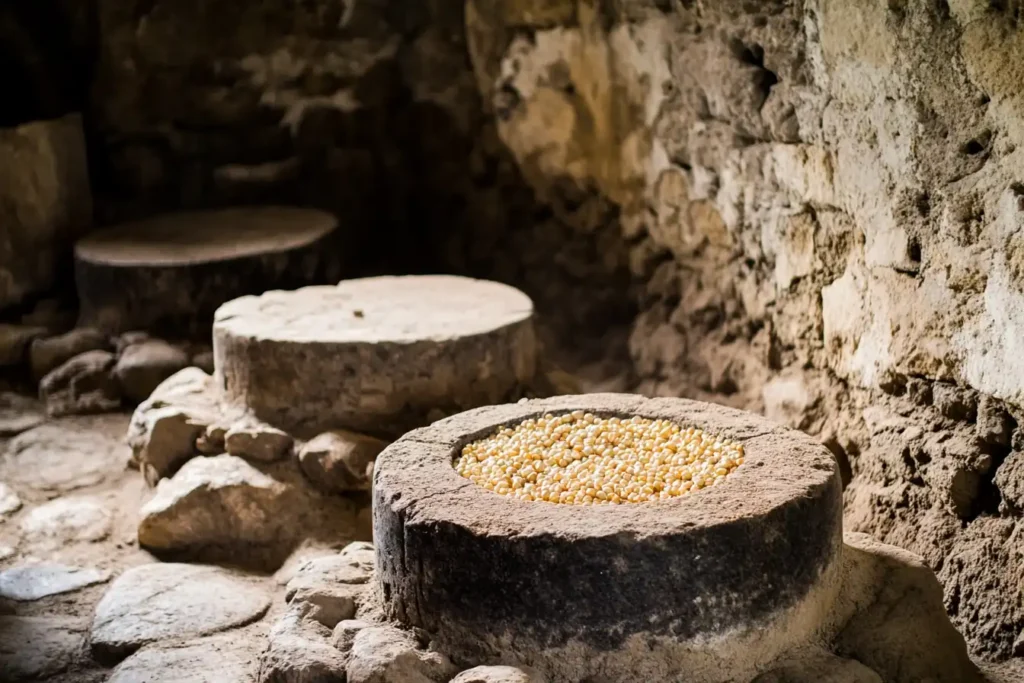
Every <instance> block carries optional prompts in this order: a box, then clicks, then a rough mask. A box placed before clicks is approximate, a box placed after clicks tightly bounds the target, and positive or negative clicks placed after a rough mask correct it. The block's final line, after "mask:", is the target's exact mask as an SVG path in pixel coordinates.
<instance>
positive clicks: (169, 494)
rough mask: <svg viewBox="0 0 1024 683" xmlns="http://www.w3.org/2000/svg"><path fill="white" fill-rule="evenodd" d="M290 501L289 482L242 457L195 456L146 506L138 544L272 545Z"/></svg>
mask: <svg viewBox="0 0 1024 683" xmlns="http://www.w3.org/2000/svg"><path fill="white" fill-rule="evenodd" d="M290 501H291V497H290V496H289V495H288V487H287V486H286V485H285V484H283V483H281V482H279V481H277V480H275V479H273V478H272V477H269V476H267V475H265V474H263V473H262V472H260V471H259V470H257V469H255V468H253V467H252V466H251V465H249V464H248V463H246V462H245V461H244V460H242V459H241V458H236V457H235V456H232V455H219V456H215V457H209V458H196V459H194V460H191V461H189V462H188V463H186V464H185V466H184V467H182V468H181V469H180V470H179V471H178V473H177V474H175V475H174V477H173V478H172V479H165V480H162V481H161V482H160V484H159V485H158V486H157V489H156V494H155V495H154V496H153V498H152V499H151V500H150V501H149V502H148V503H146V504H145V505H144V506H143V508H142V510H141V511H140V521H139V544H140V545H141V546H142V547H144V548H148V549H150V550H152V551H155V552H172V551H199V550H201V549H203V548H205V547H212V548H217V547H227V548H246V547H247V546H261V545H262V546H266V545H271V544H274V543H275V542H276V541H277V540H278V538H279V535H280V533H281V529H280V524H281V523H282V522H283V521H284V520H282V516H283V515H285V513H286V512H287V507H286V506H287V504H288V503H289V502H290Z"/></svg>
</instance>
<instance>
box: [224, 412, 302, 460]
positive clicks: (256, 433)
mask: <svg viewBox="0 0 1024 683" xmlns="http://www.w3.org/2000/svg"><path fill="white" fill-rule="evenodd" d="M208 441H209V440H208ZM293 442H294V439H292V437H291V436H289V435H288V434H287V433H285V432H283V431H281V430H280V429H277V428H275V427H271V426H270V425H267V424H261V423H259V422H256V421H254V420H249V419H245V420H242V421H241V422H238V423H235V424H233V425H231V427H229V428H228V429H227V431H225V432H224V448H225V450H227V452H228V453H230V454H231V455H237V456H239V457H242V458H247V459H249V460H257V461H260V462H273V461H275V460H280V459H281V458H283V457H285V455H287V454H288V453H290V452H291V448H292V443H293Z"/></svg>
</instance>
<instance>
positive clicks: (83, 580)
mask: <svg viewBox="0 0 1024 683" xmlns="http://www.w3.org/2000/svg"><path fill="white" fill-rule="evenodd" d="M109 580H110V572H108V571H101V570H99V569H80V568H78V567H66V566H64V565H61V564H50V563H44V564H29V565H23V566H21V567H14V568H13V569H8V570H6V571H3V572H0V597H4V598H8V599H10V600H20V601H31V600H39V599H40V598H45V597H47V596H48V595H58V594H60V593H70V592H71V591H76V590H78V589H80V588H85V587H86V586H94V585H96V584H98V583H104V582H106V581H109Z"/></svg>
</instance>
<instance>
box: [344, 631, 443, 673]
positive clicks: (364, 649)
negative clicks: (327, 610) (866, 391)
mask: <svg viewBox="0 0 1024 683" xmlns="http://www.w3.org/2000/svg"><path fill="white" fill-rule="evenodd" d="M457 670H458V669H457V668H456V667H455V666H454V665H453V664H452V663H451V661H450V660H449V659H448V658H447V657H446V656H444V655H443V654H441V653H439V652H430V651H427V650H421V649H419V648H418V647H417V646H416V639H415V638H414V637H413V636H412V634H410V633H406V632H405V631H401V630H399V629H397V628H394V627H391V626H371V627H369V628H364V629H362V630H361V631H359V632H358V633H357V634H356V636H355V638H354V640H353V642H352V649H351V650H350V651H349V659H348V666H347V667H346V673H347V675H348V683H410V682H411V681H422V682H423V683H426V682H427V681H434V682H435V683H442V682H443V681H447V680H449V679H450V678H451V677H452V676H454V675H455V672H456V671H457Z"/></svg>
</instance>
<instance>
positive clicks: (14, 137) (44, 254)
mask: <svg viewBox="0 0 1024 683" xmlns="http://www.w3.org/2000/svg"><path fill="white" fill-rule="evenodd" d="M23 30H24V29H20V27H19V26H18V25H17V23H15V26H14V31H15V33H13V34H12V33H10V32H7V33H6V34H5V37H6V41H18V40H26V39H27V38H26V36H28V35H32V34H31V33H24V32H22V31H23ZM37 49H38V47H24V48H18V54H19V55H20V57H18V58H16V59H18V60H19V63H22V64H25V65H26V66H24V67H18V68H19V72H20V73H23V74H28V73H29V72H30V71H33V70H35V69H36V68H37V67H35V66H31V67H30V66H27V64H29V63H31V62H35V61H39V63H40V65H41V64H42V62H44V61H47V60H49V59H50V58H51V57H50V55H53V54H54V53H52V52H36V50H37ZM12 54H13V53H12ZM44 54H45V55H47V56H44ZM69 58H70V57H69ZM22 59H27V60H29V61H24V62H22V61H20V60H22ZM46 68H48V67H46ZM37 73H39V72H37ZM19 78H20V77H19ZM30 78H32V77H30ZM35 78H43V79H45V78H46V77H44V76H41V75H37V76H35ZM42 82H43V81H38V83H39V85H38V86H37V85H31V86H27V87H29V88H30V89H35V88H36V87H42V88H47V89H49V88H57V89H60V88H61V87H62V86H56V85H54V83H49V84H47V85H42ZM46 97H49V96H48V95H43V96H41V98H46ZM55 117H57V118H55ZM31 118H33V119H46V120H33V121H31V122H29V123H22V124H20V125H11V124H13V123H15V122H14V121H10V120H8V121H6V122H5V123H4V124H3V127H0V225H3V226H4V229H3V234H2V235H0V309H6V308H8V307H10V306H15V305H17V304H20V303H23V302H25V300H26V299H29V298H30V297H32V296H33V295H38V294H42V293H44V292H46V291H48V290H50V289H51V288H53V287H54V286H55V285H57V284H58V283H60V282H62V281H64V280H65V279H66V274H67V264H66V263H65V259H66V251H67V249H68V246H69V245H70V243H71V242H72V241H73V240H74V239H75V238H76V237H78V236H79V235H81V234H82V232H84V231H85V230H87V229H88V228H89V226H90V225H91V224H92V210H93V206H92V192H91V190H90V187H89V168H88V162H87V160H86V145H85V135H84V134H83V130H82V117H81V115H79V114H66V115H61V114H60V112H58V111H55V110H50V111H49V112H48V113H47V115H46V116H38V115H33V116H32V117H31Z"/></svg>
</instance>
